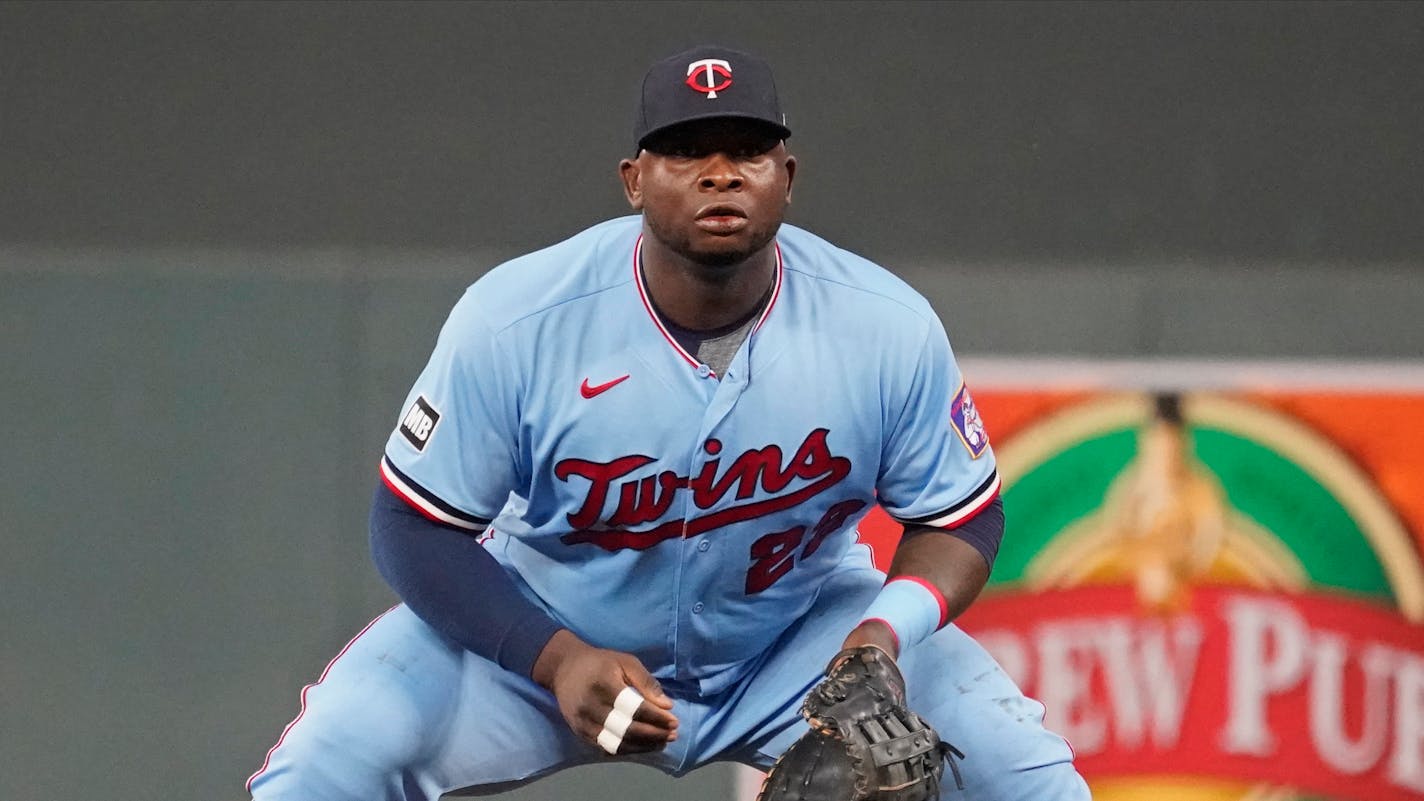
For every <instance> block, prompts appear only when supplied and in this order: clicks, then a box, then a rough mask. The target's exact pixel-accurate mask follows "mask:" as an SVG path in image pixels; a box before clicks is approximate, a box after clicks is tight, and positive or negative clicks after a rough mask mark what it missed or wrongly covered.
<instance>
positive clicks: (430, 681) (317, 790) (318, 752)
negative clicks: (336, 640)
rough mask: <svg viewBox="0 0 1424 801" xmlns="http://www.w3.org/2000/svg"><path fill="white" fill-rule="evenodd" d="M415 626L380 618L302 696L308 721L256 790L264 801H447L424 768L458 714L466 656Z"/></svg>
mask: <svg viewBox="0 0 1424 801" xmlns="http://www.w3.org/2000/svg"><path fill="white" fill-rule="evenodd" d="M407 616H410V612H409V611H408V610H406V609H405V608H404V607H397V608H396V609H394V610H392V611H391V612H389V613H387V614H386V615H384V616H382V617H381V618H378V619H377V620H376V621H374V622H373V623H372V625H371V626H369V627H368V628H367V629H366V630H365V631H363V632H362V633H361V634H359V635H357V637H356V639H354V640H352V641H351V643H349V644H348V645H347V646H346V648H345V649H343V650H342V652H341V653H340V654H339V655H338V656H337V657H336V658H335V659H334V660H332V662H331V664H330V665H329V666H328V667H327V669H326V671H325V672H323V674H322V676H321V678H320V679H319V680H318V681H317V683H315V684H313V685H311V686H310V687H308V688H306V689H305V690H304V691H303V692H302V709H301V712H300V714H299V715H298V716H297V718H296V719H295V720H294V721H292V723H291V724H290V725H289V726H288V727H287V729H286V730H285V731H284V732H283V733H282V736H281V738H280V739H279V740H278V742H277V744H276V745H275V746H273V747H272V750H271V751H270V752H269V753H268V755H267V758H266V760H265V761H264V763H263V765H262V767H261V768H260V769H259V770H258V771H257V772H256V773H254V774H253V776H252V778H251V779H249V780H248V791H249V792H251V793H252V797H253V798H254V799H255V800H256V801H296V800H297V799H300V800H301V801H338V800H339V801H355V799H360V800H361V801H426V799H430V800H431V801H433V799H437V798H439V797H440V789H441V788H439V787H436V786H427V785H433V783H432V781H431V780H430V778H429V777H428V776H426V775H423V773H422V772H421V770H420V769H419V766H420V764H421V763H422V761H423V760H424V755H425V753H426V752H427V751H428V750H429V742H430V738H431V737H432V736H435V735H436V733H438V732H439V731H441V730H442V729H443V728H444V724H443V718H444V717H445V716H446V715H448V714H449V711H450V710H451V709H453V708H454V707H455V696H456V694H457V692H458V688H459V678H458V672H459V670H458V665H459V656H458V654H457V653H456V652H454V651H451V650H450V649H449V648H448V646H445V645H444V644H443V643H441V642H439V641H438V640H433V638H431V637H429V635H428V634H427V633H426V631H428V630H426V631H422V630H421V629H420V628H419V627H411V626H408V625H402V624H406V623H409V620H408V619H407ZM411 617H413V616H411ZM417 665H418V666H419V668H418V669H412V668H414V667H415V666H417Z"/></svg>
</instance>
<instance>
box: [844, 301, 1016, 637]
mask: <svg viewBox="0 0 1424 801" xmlns="http://www.w3.org/2000/svg"><path fill="white" fill-rule="evenodd" d="M906 355H907V356H909V355H910V354H908V353H907V354H906ZM887 386H888V387H890V388H891V391H890V392H889V393H887V400H888V401H892V402H889V403H887V409H889V410H890V411H891V412H893V413H894V415H895V416H894V418H893V419H891V420H887V425H886V429H887V431H888V435H887V438H886V442H885V445H884V466H883V468H882V473H881V477H880V481H879V482H878V485H877V491H878V492H879V497H880V501H881V505H882V506H883V507H884V508H885V510H886V511H887V512H889V513H890V515H891V517H893V518H895V519H896V520H897V521H899V522H900V523H901V524H902V525H904V527H905V531H904V534H903V535H902V537H901V540H900V544H899V546H898V547H897V548H896V551H895V557H894V559H893V561H892V562H891V565H890V569H889V571H888V572H887V576H886V583H885V587H884V589H883V590H882V591H881V593H880V595H879V596H878V597H877V598H876V599H875V601H874V602H873V603H872V604H871V606H870V608H869V609H867V610H866V612H865V614H864V615H863V618H862V620H861V622H860V624H859V625H857V626H856V627H855V628H854V630H852V631H851V632H850V634H849V635H848V636H847V637H846V640H845V647H846V648H853V647H857V646H861V645H876V646H879V647H881V648H883V649H885V650H886V651H887V652H889V653H890V654H892V655H895V656H898V655H899V654H900V653H901V652H902V651H903V650H904V649H906V648H909V647H911V646H912V645H914V644H915V643H917V642H920V641H921V640H923V639H925V638H927V637H929V636H930V635H931V634H933V633H934V632H936V631H938V630H939V629H941V628H943V627H944V626H945V625H947V624H948V623H949V622H950V621H952V620H954V619H955V618H957V617H958V616H959V615H960V614H961V613H962V612H964V610H965V609H967V608H968V607H969V605H970V604H972V603H973V602H974V599H975V598H977V597H978V595H979V593H980V591H982V590H983V589H984V585H985V584H986V583H987V582H988V579H989V573H990V570H991V569H992V567H993V563H994V558H995V556H996V555H997V554H998V549H999V543H1000V541H1001V540H1002V538H1003V533H1004V511H1003V501H1002V500H1001V499H1000V498H999V475H998V469H997V466H996V464H995V461H994V454H993V450H992V449H991V448H990V447H989V441H988V433H987V431H986V430H985V429H984V426H983V422H982V420H981V419H980V418H979V415H978V411H977V410H976V409H975V408H974V402H973V398H972V396H971V395H970V394H969V390H968V388H967V387H966V386H965V383H964V377H963V375H962V374H961V373H960V370H959V366H958V364H956V362H955V359H954V354H953V352H952V351H951V349H950V345H949V339H948V337H947V336H946V334H945V333H944V329H943V327H942V326H941V325H940V324H939V321H938V319H937V318H936V319H934V320H932V321H931V322H930V324H929V326H928V330H927V331H926V332H925V335H924V338H923V340H922V343H921V346H920V348H919V349H918V353H916V354H914V355H913V358H907V359H906V360H905V361H904V362H903V363H902V364H901V365H899V368H898V374H897V375H894V376H892V377H891V378H890V379H889V381H888V383H887Z"/></svg>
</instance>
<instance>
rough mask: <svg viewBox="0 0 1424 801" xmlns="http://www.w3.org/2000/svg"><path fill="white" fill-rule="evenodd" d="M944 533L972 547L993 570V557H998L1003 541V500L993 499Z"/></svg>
mask: <svg viewBox="0 0 1424 801" xmlns="http://www.w3.org/2000/svg"><path fill="white" fill-rule="evenodd" d="M945 533H946V534H948V535H950V536H951V537H958V538H960V539H962V540H964V541H965V542H967V543H969V544H970V545H973V546H974V549H975V550H977V551H979V555H980V556H983V557H984V561H985V563H987V564H988V565H989V569H990V570H993V569H994V557H996V556H998V555H999V543H1001V542H1003V541H1004V499H1003V498H995V499H994V500H993V502H992V503H990V504H989V505H988V506H986V507H984V509H983V510H982V511H980V512H979V514H977V515H974V516H973V517H971V518H969V519H968V520H966V521H964V522H963V523H961V524H960V525H958V526H956V527H954V528H952V529H948V530H947V531H945Z"/></svg>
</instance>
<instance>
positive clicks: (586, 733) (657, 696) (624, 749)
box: [533, 629, 677, 754]
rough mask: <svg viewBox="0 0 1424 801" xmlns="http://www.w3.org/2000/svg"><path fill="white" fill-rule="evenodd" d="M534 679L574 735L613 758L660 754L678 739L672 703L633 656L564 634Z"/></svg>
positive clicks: (538, 665) (553, 642)
mask: <svg viewBox="0 0 1424 801" xmlns="http://www.w3.org/2000/svg"><path fill="white" fill-rule="evenodd" d="M533 679H534V681H535V682H537V683H538V684H540V685H542V686H544V687H545V688H547V689H549V690H550V691H551V692H553V693H554V698H555V699H556V700H557V701H558V703H559V711H560V712H561V713H563V716H564V720H565V721H566V722H567V723H568V724H569V728H570V729H573V731H574V733H575V734H577V735H579V736H580V737H582V738H584V739H585V740H588V741H589V742H591V743H594V744H597V745H598V746H599V747H600V748H602V749H603V750H605V751H608V752H609V753H617V754H637V753H643V752H647V751H659V750H661V749H663V748H666V747H667V744H668V743H670V742H672V741H673V740H676V739H677V717H676V716H675V715H673V714H672V711H671V710H672V699H671V698H669V697H667V695H665V694H664V693H663V691H662V688H661V687H660V686H659V685H658V682H657V679H654V678H653V677H652V675H651V674H650V673H648V670H647V668H645V667H643V664H642V663H641V662H639V661H638V659H637V657H635V656H633V655H632V654H626V653H623V652H621V651H611V650H608V649H606V648H595V647H593V646H591V645H589V644H588V643H586V642H584V641H582V640H580V639H579V638H578V637H577V636H575V635H574V634H573V633H572V632H570V631H568V630H567V629H564V630H560V631H559V632H558V633H557V634H555V635H554V637H553V639H551V640H549V644H548V645H546V646H545V647H544V650H543V652H541V653H540V654H539V658H538V660H536V661H535V663H534V672H533ZM629 688H632V691H633V692H625V691H627V690H628V689H629Z"/></svg>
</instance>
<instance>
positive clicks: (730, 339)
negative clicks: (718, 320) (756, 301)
mask: <svg viewBox="0 0 1424 801" xmlns="http://www.w3.org/2000/svg"><path fill="white" fill-rule="evenodd" d="M757 316H758V315H753V316H752V317H750V318H749V319H748V320H747V321H746V322H744V323H742V324H741V325H740V326H738V327H737V328H736V330H734V331H732V332H730V333H727V334H723V335H722V336H719V337H708V338H707V339H704V340H702V343H701V344H700V345H698V346H697V354H696V355H697V360H698V361H700V362H702V363H703V364H705V365H707V366H708V367H711V368H712V372H714V373H716V374H717V375H726V374H727V367H728V366H729V365H731V363H732V357H733V356H736V355H737V348H740V347H741V346H742V340H744V339H746V338H747V334H749V333H751V330H752V325H754V324H755V323H756V320H757Z"/></svg>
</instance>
